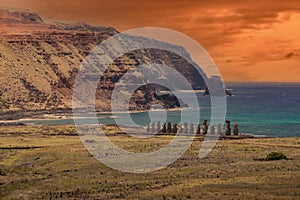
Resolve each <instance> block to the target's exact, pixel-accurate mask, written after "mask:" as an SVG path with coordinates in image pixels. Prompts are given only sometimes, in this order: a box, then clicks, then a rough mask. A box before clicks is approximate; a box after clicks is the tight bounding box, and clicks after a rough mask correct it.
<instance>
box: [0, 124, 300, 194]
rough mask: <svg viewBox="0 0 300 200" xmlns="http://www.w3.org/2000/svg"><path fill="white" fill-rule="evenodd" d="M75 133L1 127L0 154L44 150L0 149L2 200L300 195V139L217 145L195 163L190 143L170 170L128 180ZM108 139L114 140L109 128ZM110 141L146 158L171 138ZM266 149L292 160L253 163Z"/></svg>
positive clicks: (116, 138)
mask: <svg viewBox="0 0 300 200" xmlns="http://www.w3.org/2000/svg"><path fill="white" fill-rule="evenodd" d="M74 131H75V129H74V127H72V126H43V127H39V126H28V127H0V148H1V147H8V146H10V147H20V146H40V147H42V148H36V149H0V172H1V173H0V196H1V198H0V199H13V198H14V199H51V198H52V199H56V198H58V199H200V198H204V199H297V197H298V196H299V195H300V191H299V180H300V162H299V160H300V145H299V144H300V143H299V141H300V139H299V138H279V139H277V138H270V139H247V140H226V141H219V142H218V143H217V145H216V146H215V148H214V150H213V152H211V153H210V154H209V156H208V157H207V158H205V159H199V158H198V157H197V154H198V151H199V148H200V146H201V144H202V143H201V142H200V141H199V140H195V141H194V142H193V144H192V146H191V148H190V149H189V150H188V151H187V152H186V154H184V155H183V156H182V157H181V158H179V159H178V160H177V161H176V162H174V163H172V164H171V165H169V166H168V167H166V168H164V169H161V170H159V171H155V172H152V173H148V174H130V173H124V172H120V171H116V170H113V169H111V168H109V167H107V166H105V165H103V164H102V163H100V162H99V161H97V160H96V159H94V158H93V157H92V156H91V155H90V154H89V153H88V151H87V150H86V149H85V148H84V146H83V145H82V143H81V141H80V139H79V137H78V136H74V135H72V133H74ZM57 133H61V134H59V135H58V134H57ZM108 134H112V135H114V134H113V130H112V129H109V133H108ZM68 135H71V136H68ZM110 139H111V140H112V142H114V143H115V144H117V145H119V146H121V147H122V148H124V149H127V150H130V151H133V152H149V151H153V150H156V149H158V148H161V147H162V146H164V145H165V144H167V143H168V142H169V141H170V140H171V139H172V137H169V136H168V137H166V136H160V137H153V138H150V139H146V140H143V139H137V138H132V137H127V136H125V135H115V136H110ZM246 150H247V151H246ZM270 150H272V151H276V152H282V153H284V155H286V156H288V157H289V158H292V159H289V160H277V161H273V162H261V161H255V160H253V159H255V158H262V157H265V155H266V154H267V153H268V152H270Z"/></svg>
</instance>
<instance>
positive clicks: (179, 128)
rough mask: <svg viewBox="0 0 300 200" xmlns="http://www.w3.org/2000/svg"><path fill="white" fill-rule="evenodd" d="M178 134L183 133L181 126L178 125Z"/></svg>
mask: <svg viewBox="0 0 300 200" xmlns="http://www.w3.org/2000/svg"><path fill="white" fill-rule="evenodd" d="M178 133H183V129H182V125H181V124H178Z"/></svg>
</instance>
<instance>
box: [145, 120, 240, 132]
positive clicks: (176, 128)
mask: <svg viewBox="0 0 300 200" xmlns="http://www.w3.org/2000/svg"><path fill="white" fill-rule="evenodd" d="M195 131H196V135H200V134H202V135H206V134H207V133H210V134H219V135H221V134H222V133H223V132H222V124H219V125H218V127H217V129H216V128H215V125H214V124H212V125H210V127H209V126H208V125H207V120H204V121H203V123H202V126H201V125H200V124H198V125H197V126H196V127H195V126H194V124H193V123H190V124H188V123H183V124H177V123H171V122H168V123H163V125H162V126H161V123H160V122H156V123H155V122H152V123H151V124H150V123H148V124H147V132H156V133H168V134H172V133H173V134H176V133H189V134H194V133H195ZM225 135H231V127H230V121H229V120H226V127H225ZM233 135H239V129H238V124H235V125H234V126H233Z"/></svg>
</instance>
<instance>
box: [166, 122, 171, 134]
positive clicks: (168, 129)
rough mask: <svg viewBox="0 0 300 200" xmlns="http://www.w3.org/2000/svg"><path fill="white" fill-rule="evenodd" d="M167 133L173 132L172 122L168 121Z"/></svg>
mask: <svg viewBox="0 0 300 200" xmlns="http://www.w3.org/2000/svg"><path fill="white" fill-rule="evenodd" d="M167 133H172V124H171V122H168V126H167Z"/></svg>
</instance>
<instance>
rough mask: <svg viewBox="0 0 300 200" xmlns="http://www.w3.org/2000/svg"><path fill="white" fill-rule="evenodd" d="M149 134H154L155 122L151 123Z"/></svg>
mask: <svg viewBox="0 0 300 200" xmlns="http://www.w3.org/2000/svg"><path fill="white" fill-rule="evenodd" d="M151 132H152V133H155V122H152V123H151Z"/></svg>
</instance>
